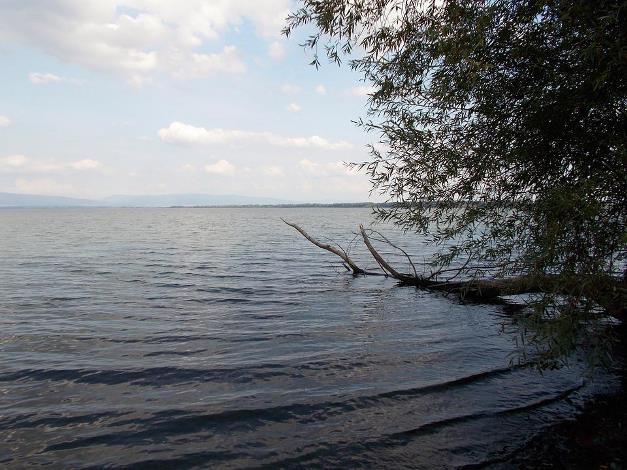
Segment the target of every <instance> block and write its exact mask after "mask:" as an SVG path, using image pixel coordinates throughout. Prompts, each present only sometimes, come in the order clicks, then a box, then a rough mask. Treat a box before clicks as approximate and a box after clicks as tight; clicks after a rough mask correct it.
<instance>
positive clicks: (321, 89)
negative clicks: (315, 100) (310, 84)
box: [315, 85, 327, 95]
mask: <svg viewBox="0 0 627 470" xmlns="http://www.w3.org/2000/svg"><path fill="white" fill-rule="evenodd" d="M315 90H316V93H318V94H319V95H326V94H327V88H326V87H325V86H324V85H318V86H317V87H316V88H315Z"/></svg>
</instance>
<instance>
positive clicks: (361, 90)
mask: <svg viewBox="0 0 627 470" xmlns="http://www.w3.org/2000/svg"><path fill="white" fill-rule="evenodd" d="M375 91H376V88H375V87H373V86H371V85H362V86H356V87H354V88H351V90H350V92H349V94H350V95H353V96H368V95H372V94H373V93H374V92H375Z"/></svg>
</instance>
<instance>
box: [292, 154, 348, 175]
mask: <svg viewBox="0 0 627 470" xmlns="http://www.w3.org/2000/svg"><path fill="white" fill-rule="evenodd" d="M299 165H300V167H301V168H302V169H303V170H305V171H306V172H307V173H309V174H310V175H313V176H346V175H350V176H352V175H357V174H359V173H358V172H357V171H356V170H354V169H352V168H349V167H348V166H346V164H345V163H344V162H331V163H317V162H313V161H311V160H308V159H306V158H305V159H303V160H301V161H300V162H299Z"/></svg>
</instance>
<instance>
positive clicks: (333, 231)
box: [0, 208, 613, 469]
mask: <svg viewBox="0 0 627 470" xmlns="http://www.w3.org/2000/svg"><path fill="white" fill-rule="evenodd" d="M281 217H284V218H287V219H290V220H293V221H296V222H298V223H301V224H302V225H303V226H304V227H306V228H307V229H308V230H309V231H310V232H311V233H312V234H315V235H319V236H322V235H326V236H328V237H330V238H333V239H335V240H337V241H342V242H344V243H348V242H350V240H351V239H352V238H353V235H351V232H352V231H355V230H356V228H357V225H358V224H359V223H368V222H369V221H370V220H371V215H370V212H369V210H367V209H313V208H311V209H261V208H258V209H244V208H242V209H64V210H61V209H58V210H56V209H55V210H52V209H49V210H34V209H31V210H27V209H24V210H12V209H4V210H0V436H2V437H1V438H0V466H3V467H6V468H30V467H39V466H42V465H47V468H63V469H65V468H102V467H106V468H127V467H129V468H165V467H170V468H209V467H221V468H251V467H259V466H267V467H272V468H275V467H301V466H312V467H355V466H365V467H370V468H377V467H394V468H403V467H406V468H450V467H463V466H465V465H476V464H489V463H490V462H498V461H500V460H501V459H503V458H506V457H507V456H508V455H509V454H511V453H512V452H514V451H515V450H516V449H518V448H520V447H521V446H522V445H523V444H524V443H525V442H526V441H527V440H529V439H530V438H531V437H533V436H534V435H535V434H537V433H538V432H540V431H541V430H542V429H543V428H544V427H546V426H547V425H549V424H551V423H554V422H556V421H558V420H562V419H565V418H568V417H570V416H573V415H574V414H575V413H577V411H578V410H579V409H580V407H581V405H582V403H583V402H584V400H586V399H587V398H588V397H590V396H592V394H593V393H595V392H596V391H598V390H599V389H603V388H606V387H610V386H612V384H613V381H612V380H611V378H610V377H600V378H598V380H596V381H595V382H593V383H590V382H587V381H585V380H583V379H582V375H581V372H582V367H583V366H582V367H579V366H577V365H575V366H574V367H572V368H570V369H562V370H559V371H552V372H549V373H545V374H544V375H540V374H538V373H537V372H535V371H534V370H533V369H532V368H529V367H525V366H517V367H509V361H510V359H511V357H512V356H511V353H512V352H513V350H514V342H513V338H514V337H515V336H516V334H517V333H516V331H515V329H513V328H506V329H505V332H503V331H502V330H503V328H502V325H503V322H504V321H507V318H506V317H505V316H504V312H503V310H502V307H500V306H496V305H494V306H484V305H463V304H461V303H459V302H457V301H456V300H455V299H452V298H446V297H444V296H442V295H440V294H433V293H428V292H421V291H418V290H416V289H414V288H408V287H399V286H397V285H396V283H395V282H394V281H393V280H390V279H386V278H383V277H368V278H365V277H357V278H354V277H352V276H350V275H347V274H346V272H344V271H343V269H342V268H341V267H338V266H337V263H336V259H335V258H334V257H333V255H330V254H328V253H325V252H322V251H320V250H319V249H317V248H315V247H313V246H312V245H311V244H309V243H308V242H307V241H306V240H304V239H303V238H302V237H300V235H298V234H297V233H296V232H295V231H294V230H293V229H291V228H290V227H287V226H286V225H284V224H283V223H282V222H281V220H280V218H281ZM386 233H388V234H390V236H392V237H395V240H399V242H400V243H402V244H403V246H405V247H409V249H410V251H411V252H412V253H413V254H415V255H416V259H417V260H422V258H423V257H424V256H426V255H428V253H429V252H430V250H431V248H429V247H428V246H426V245H425V244H424V242H423V241H422V240H420V239H419V238H417V237H415V236H408V235H406V236H402V235H401V234H399V233H395V232H393V231H390V230H388V231H387V232H386ZM354 254H355V258H356V259H358V260H360V261H361V263H362V264H363V265H365V266H366V267H374V266H373V265H374V262H372V261H370V260H369V258H368V257H367V256H366V253H364V252H363V249H362V247H361V246H359V245H357V246H356V247H355V248H354ZM392 259H394V260H395V262H397V263H399V264H398V265H399V266H400V267H402V268H403V269H405V270H406V269H407V268H406V267H405V266H403V265H402V264H401V262H402V259H401V258H392Z"/></svg>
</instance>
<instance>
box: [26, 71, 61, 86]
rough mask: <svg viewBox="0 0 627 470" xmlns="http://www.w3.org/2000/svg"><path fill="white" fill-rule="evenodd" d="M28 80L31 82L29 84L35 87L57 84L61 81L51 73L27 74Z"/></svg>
mask: <svg viewBox="0 0 627 470" xmlns="http://www.w3.org/2000/svg"><path fill="white" fill-rule="evenodd" d="M28 79H29V80H30V81H31V83H34V84H35V85H40V84H46V83H58V82H62V81H63V79H62V78H61V77H59V76H58V75H55V74H53V73H38V72H33V73H29V74H28Z"/></svg>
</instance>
